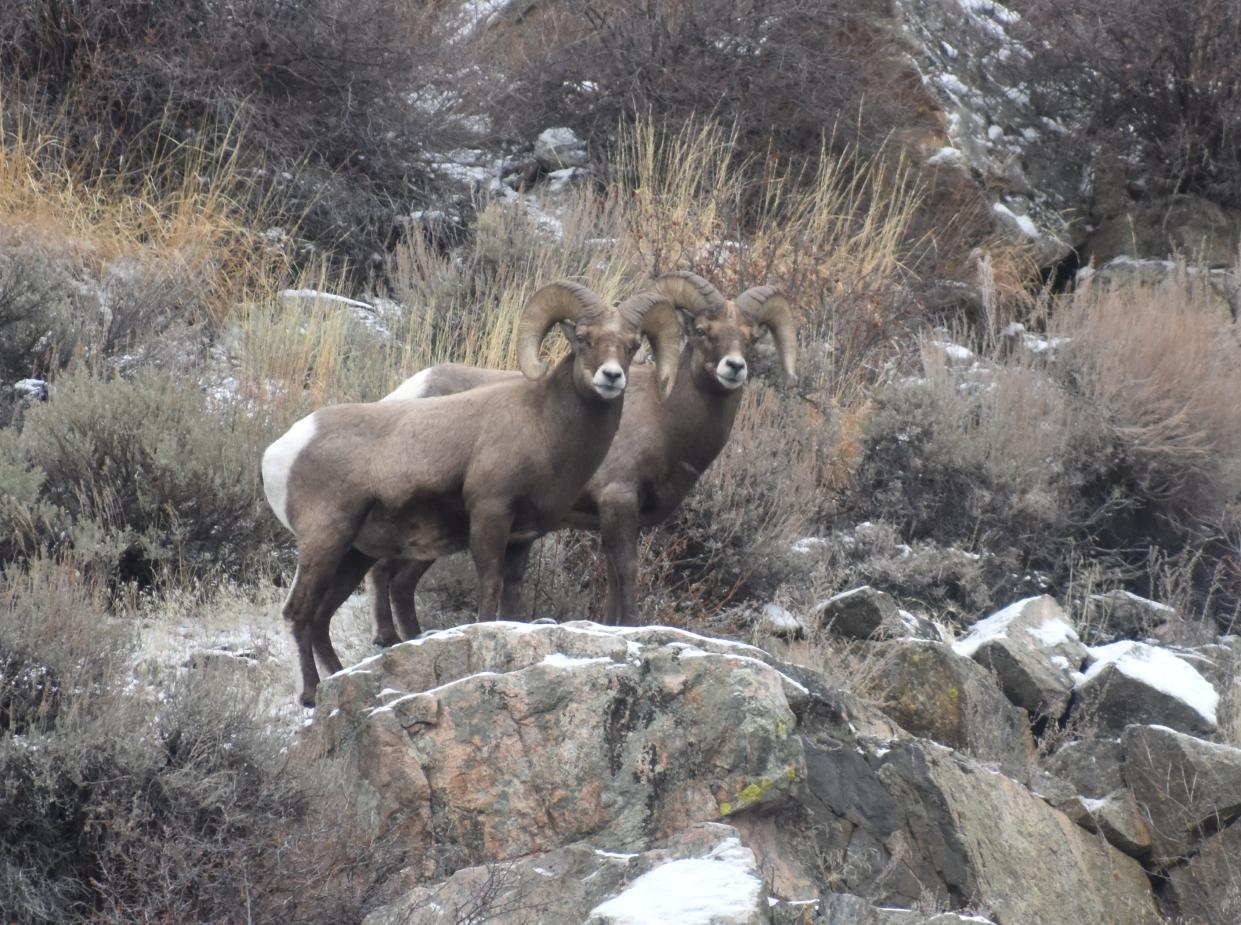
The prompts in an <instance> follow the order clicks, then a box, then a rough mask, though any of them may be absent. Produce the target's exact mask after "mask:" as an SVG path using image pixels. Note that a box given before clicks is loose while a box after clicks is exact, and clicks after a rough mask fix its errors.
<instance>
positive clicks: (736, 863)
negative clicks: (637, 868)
mask: <svg viewBox="0 0 1241 925" xmlns="http://www.w3.org/2000/svg"><path fill="white" fill-rule="evenodd" d="M764 892H765V891H764V890H763V881H762V878H761V877H760V876H759V875H758V870H757V865H756V863H755V860H754V852H752V851H751V850H750V849H749V848H745V847H743V846H742V845H741V842H740V840H738V839H735V838H730V839H727V840H725V841H724V842H723V843H721V844H720V845H718V846H717V847H716V848H714V849H713V850H712V851H711V853H710V854H708V855H707V856H706V857H702V858H685V859H683V860H679V861H672V862H670V863H667V864H662V865H660V866H659V867H656V868H655V869H654V870H652V871H650V872H649V873H646V874H643V875H642V876H641V877H639V878H638V879H637V880H635V881H634V882H633V883H632V884H630V885H629V887H628V888H627V889H626V890H625V891H624V892H623V893H621V894H620V895H619V896H616V897H613V898H612V899H609V900H608V901H607V902H605V903H601V904H600V905H598V906H596V907H595V908H594V909H592V910H591V913H590V918H589V919H587V925H751V923H754V925H757V923H760V922H764V921H765V920H766V917H765V914H764V912H763V909H762V905H763V894H764Z"/></svg>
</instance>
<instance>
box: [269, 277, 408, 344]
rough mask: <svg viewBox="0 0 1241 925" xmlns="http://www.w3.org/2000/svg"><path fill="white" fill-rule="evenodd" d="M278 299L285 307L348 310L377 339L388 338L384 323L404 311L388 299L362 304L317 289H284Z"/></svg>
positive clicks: (355, 300)
mask: <svg viewBox="0 0 1241 925" xmlns="http://www.w3.org/2000/svg"><path fill="white" fill-rule="evenodd" d="M279 298H280V301H281V302H283V303H285V304H286V305H296V304H297V303H309V304H311V305H335V306H339V307H341V308H344V309H346V310H348V311H349V313H350V314H351V315H353V317H354V318H356V319H357V320H358V321H360V322H361V323H362V324H363V325H364V326H365V327H366V328H367V329H368V330H369V331H371V333H373V334H376V335H378V336H379V337H388V336H389V334H390V332H389V330H388V325H387V323H386V322H387V321H388V320H389V319H391V318H392V317H393V316H394V315H399V314H400V313H401V312H402V311H404V309H403V308H402V307H401V306H400V305H398V304H397V303H396V302H393V301H391V300H389V299H378V300H376V301H375V303H374V304H372V303H371V302H362V301H359V300H358V299H350V298H347V297H346V296H343V295H336V294H335V293H332V292H322V291H320V290H318V289H285V290H282V291H281V293H280V296H279Z"/></svg>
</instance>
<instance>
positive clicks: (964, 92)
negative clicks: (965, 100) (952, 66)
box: [935, 73, 974, 97]
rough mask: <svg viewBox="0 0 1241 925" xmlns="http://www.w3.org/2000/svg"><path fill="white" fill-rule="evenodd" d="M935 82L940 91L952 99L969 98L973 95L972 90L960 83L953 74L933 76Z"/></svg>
mask: <svg viewBox="0 0 1241 925" xmlns="http://www.w3.org/2000/svg"><path fill="white" fill-rule="evenodd" d="M935 82H936V83H937V84H939V87H940V89H941V90H944V91H945V92H946V93H949V94H950V95H952V96H954V97H969V96H971V95H973V92H974V91H973V90H971V89H970V88H969V87H967V86H966V85H965V84H963V83H962V82H961V79H960V78H959V77H957V76H956V75H955V74H949V73H943V74H936V75H935Z"/></svg>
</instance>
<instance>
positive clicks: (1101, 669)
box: [1076, 640, 1219, 735]
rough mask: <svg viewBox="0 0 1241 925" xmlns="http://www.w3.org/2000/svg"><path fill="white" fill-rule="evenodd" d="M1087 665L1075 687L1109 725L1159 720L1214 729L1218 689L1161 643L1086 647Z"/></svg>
mask: <svg viewBox="0 0 1241 925" xmlns="http://www.w3.org/2000/svg"><path fill="white" fill-rule="evenodd" d="M1089 652H1090V666H1089V668H1087V670H1086V671H1085V673H1083V674H1081V675H1080V676H1078V678H1077V680H1076V688H1077V690H1078V692H1079V693H1080V694H1081V696H1082V698H1083V700H1085V701H1090V702H1093V704H1094V706H1095V708H1096V710H1097V712H1098V716H1099V719H1100V721H1101V722H1103V723H1104V724H1105V725H1110V727H1111V728H1113V729H1119V728H1123V727H1124V726H1125V725H1128V724H1130V723H1149V724H1163V725H1167V726H1170V727H1172V728H1174V729H1177V730H1178V731H1181V732H1188V733H1190V734H1193V735H1207V734H1210V733H1212V732H1214V731H1215V729H1216V724H1217V717H1216V708H1217V707H1218V706H1219V694H1218V692H1217V691H1216V690H1215V688H1214V687H1213V686H1212V685H1211V683H1210V682H1209V681H1208V680H1207V679H1206V678H1204V677H1203V676H1202V675H1201V674H1199V673H1198V671H1197V670H1196V669H1195V668H1194V667H1193V666H1192V665H1190V664H1189V662H1187V661H1185V660H1184V659H1183V658H1179V657H1178V656H1176V655H1174V654H1173V653H1171V652H1169V651H1168V650H1167V649H1162V648H1159V647H1158V646H1151V645H1147V644H1146V643H1143V642H1136V641H1134V640H1122V641H1120V642H1113V643H1111V644H1109V645H1105V646H1096V647H1095V648H1092V649H1090V650H1089Z"/></svg>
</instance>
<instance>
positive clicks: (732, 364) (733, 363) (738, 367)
mask: <svg viewBox="0 0 1241 925" xmlns="http://www.w3.org/2000/svg"><path fill="white" fill-rule="evenodd" d="M724 365H725V366H727V367H728V368H729V369H730V370H731V371H732V372H734V373H739V372H741V371H742V370H743V369H745V360H733V359H728V358H726V359H725V360H724Z"/></svg>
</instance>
